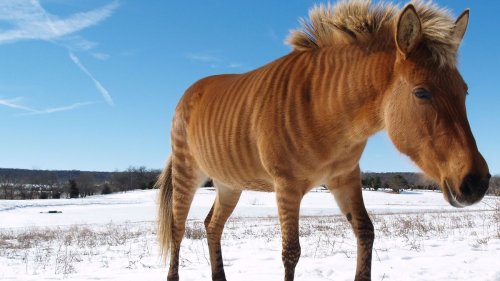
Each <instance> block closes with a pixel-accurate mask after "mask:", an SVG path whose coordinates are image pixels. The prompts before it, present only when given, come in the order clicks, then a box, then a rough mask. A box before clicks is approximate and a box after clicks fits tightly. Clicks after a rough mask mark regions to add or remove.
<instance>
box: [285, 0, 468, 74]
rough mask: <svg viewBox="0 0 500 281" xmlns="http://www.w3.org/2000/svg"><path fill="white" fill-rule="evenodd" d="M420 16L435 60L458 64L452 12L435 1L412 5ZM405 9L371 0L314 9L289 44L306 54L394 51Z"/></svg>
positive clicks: (292, 36)
mask: <svg viewBox="0 0 500 281" xmlns="http://www.w3.org/2000/svg"><path fill="white" fill-rule="evenodd" d="M411 3H412V4H413V5H414V6H415V9H416V11H417V13H418V15H419V17H420V21H421V24H422V33H423V40H422V44H423V46H424V47H426V48H427V49H428V50H429V52H430V54H431V59H432V60H433V61H435V62H437V63H438V64H439V65H449V66H454V65H456V58H457V49H458V45H459V43H460V39H459V38H457V37H456V36H454V30H455V21H454V20H453V18H452V16H451V14H450V12H449V11H448V10H446V9H443V8H439V7H437V6H436V5H434V4H433V3H432V2H431V1H420V0H413V1H412V2H411ZM400 11H401V9H399V8H398V7H397V6H394V5H392V4H384V3H379V4H377V5H372V4H371V1H370V0H367V1H363V0H350V1H349V0H347V1H345V0H342V1H340V2H338V3H337V4H335V5H331V4H327V5H319V6H314V7H313V8H312V9H311V10H310V11H309V20H305V19H301V20H300V21H301V25H302V26H301V27H300V28H299V29H296V30H292V31H291V33H290V35H289V37H288V38H287V40H286V42H287V43H288V44H289V45H291V46H292V47H293V49H294V50H298V51H306V50H311V49H317V48H323V47H328V46H338V45H343V44H364V45H367V46H373V47H375V46H383V47H386V48H394V47H395V43H394V29H395V26H396V21H397V19H398V15H399V12H400Z"/></svg>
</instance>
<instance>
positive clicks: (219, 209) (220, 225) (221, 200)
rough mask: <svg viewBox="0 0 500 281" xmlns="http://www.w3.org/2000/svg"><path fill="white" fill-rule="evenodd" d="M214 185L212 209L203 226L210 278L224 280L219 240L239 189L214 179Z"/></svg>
mask: <svg viewBox="0 0 500 281" xmlns="http://www.w3.org/2000/svg"><path fill="white" fill-rule="evenodd" d="M214 185H215V188H216V192H217V195H216V197H215V202H214V204H213V206H212V209H211V210H210V213H208V216H207V218H206V219H205V228H206V230H207V239H208V248H209V252H210V265H211V267H212V280H214V281H215V280H216V281H225V280H226V275H225V273H224V264H223V261H222V251H221V245H220V244H221V242H220V240H221V236H222V231H223V230H224V225H225V223H226V221H227V219H228V218H229V216H230V215H231V213H232V212H233V210H234V208H235V207H236V204H237V203H238V200H239V199H240V195H241V190H234V189H231V188H229V187H227V186H225V185H223V184H221V183H218V182H216V181H214Z"/></svg>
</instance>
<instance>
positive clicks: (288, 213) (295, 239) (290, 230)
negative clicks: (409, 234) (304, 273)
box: [275, 182, 303, 281]
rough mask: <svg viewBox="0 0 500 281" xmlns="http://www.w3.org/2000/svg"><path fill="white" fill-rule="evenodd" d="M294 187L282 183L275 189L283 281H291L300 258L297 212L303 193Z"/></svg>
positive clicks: (292, 184) (294, 184)
mask: <svg viewBox="0 0 500 281" xmlns="http://www.w3.org/2000/svg"><path fill="white" fill-rule="evenodd" d="M296 186H297V183H296V182H294V183H287V182H283V183H280V184H278V185H277V186H276V187H275V190H276V200H277V204H278V216H279V220H280V225H281V236H282V237H281V238H282V256H281V258H282V260H283V266H284V267H285V281H293V278H294V275H295V266H296V265H297V263H298V262H299V258H300V242H299V211H300V202H301V200H302V197H303V193H301V192H298V189H295V188H296Z"/></svg>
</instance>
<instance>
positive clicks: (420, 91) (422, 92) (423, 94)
mask: <svg viewBox="0 0 500 281" xmlns="http://www.w3.org/2000/svg"><path fill="white" fill-rule="evenodd" d="M413 94H414V95H415V96H416V97H417V98H419V99H422V100H430V99H431V97H432V95H431V93H430V92H429V91H428V90H426V89H424V88H417V89H415V90H413Z"/></svg>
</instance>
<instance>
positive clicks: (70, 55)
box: [69, 51, 114, 106]
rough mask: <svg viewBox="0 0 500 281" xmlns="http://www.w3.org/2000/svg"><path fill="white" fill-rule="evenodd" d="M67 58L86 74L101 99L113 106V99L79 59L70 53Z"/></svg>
mask: <svg viewBox="0 0 500 281" xmlns="http://www.w3.org/2000/svg"><path fill="white" fill-rule="evenodd" d="M69 57H70V59H71V60H72V61H73V62H74V63H75V64H76V65H77V66H78V67H79V68H80V69H81V70H82V71H83V73H85V74H87V76H88V77H90V79H92V81H93V82H94V85H95V86H96V88H97V90H98V91H99V92H100V93H101V95H102V97H103V98H104V100H105V101H106V102H107V103H108V104H109V105H111V106H112V105H114V102H113V99H112V98H111V95H110V94H109V92H108V90H106V88H104V86H103V85H102V84H101V82H99V80H97V79H96V78H95V77H94V75H92V73H90V71H88V69H87V68H86V67H85V66H84V65H83V64H82V63H81V62H80V59H78V57H77V56H76V55H75V54H74V53H73V52H71V51H69Z"/></svg>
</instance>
